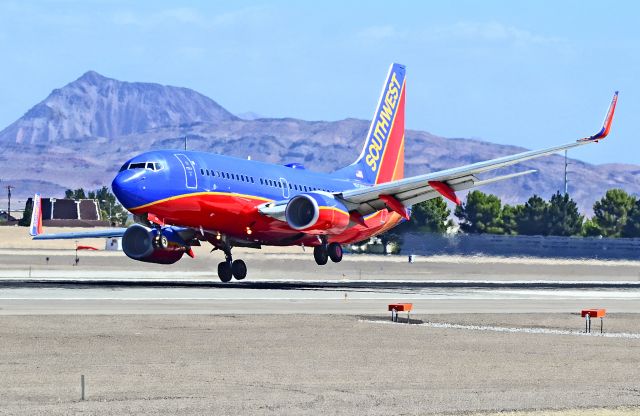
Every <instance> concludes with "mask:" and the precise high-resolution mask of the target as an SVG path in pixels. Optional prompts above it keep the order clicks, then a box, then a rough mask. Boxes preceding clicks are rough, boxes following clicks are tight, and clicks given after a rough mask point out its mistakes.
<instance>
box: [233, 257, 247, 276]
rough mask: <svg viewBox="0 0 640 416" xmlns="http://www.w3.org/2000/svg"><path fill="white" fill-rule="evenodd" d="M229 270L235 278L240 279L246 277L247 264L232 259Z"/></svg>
mask: <svg viewBox="0 0 640 416" xmlns="http://www.w3.org/2000/svg"><path fill="white" fill-rule="evenodd" d="M231 272H232V273H233V277H235V278H236V280H242V279H244V278H245V277H247V265H246V264H245V263H244V261H242V260H234V261H233V263H231Z"/></svg>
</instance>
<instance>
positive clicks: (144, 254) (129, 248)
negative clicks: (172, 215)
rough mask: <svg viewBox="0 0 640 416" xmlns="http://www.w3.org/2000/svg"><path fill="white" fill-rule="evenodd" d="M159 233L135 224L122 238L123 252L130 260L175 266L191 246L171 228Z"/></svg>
mask: <svg viewBox="0 0 640 416" xmlns="http://www.w3.org/2000/svg"><path fill="white" fill-rule="evenodd" d="M162 236H164V237H166V238H165V239H161V238H160V237H159V231H158V230H156V229H153V228H149V227H145V226H144V225H141V224H133V225H131V226H130V227H129V228H127V230H126V231H125V232H124V235H123V236H122V251H124V254H126V255H127V256H128V257H129V258H132V259H134V260H139V261H145V262H148V263H160V264H173V263H175V262H177V261H178V260H180V259H181V258H182V256H183V255H184V253H186V252H187V251H188V250H189V248H190V247H189V245H188V244H187V243H186V242H185V241H184V240H183V239H182V238H181V237H180V236H179V235H178V233H177V232H175V231H174V230H173V229H172V228H171V227H166V228H164V229H163V230H162Z"/></svg>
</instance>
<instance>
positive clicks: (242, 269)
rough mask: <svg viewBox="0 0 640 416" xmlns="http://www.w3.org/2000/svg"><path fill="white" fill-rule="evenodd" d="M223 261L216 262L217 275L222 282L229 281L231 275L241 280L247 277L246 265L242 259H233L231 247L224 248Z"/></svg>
mask: <svg viewBox="0 0 640 416" xmlns="http://www.w3.org/2000/svg"><path fill="white" fill-rule="evenodd" d="M224 257H225V261H223V262H221V263H219V264H218V277H219V278H220V280H221V281H223V282H224V283H227V282H230V281H231V278H232V277H235V278H236V280H242V279H244V278H245V277H247V265H246V264H245V262H244V261H242V260H233V258H232V257H231V248H226V249H224Z"/></svg>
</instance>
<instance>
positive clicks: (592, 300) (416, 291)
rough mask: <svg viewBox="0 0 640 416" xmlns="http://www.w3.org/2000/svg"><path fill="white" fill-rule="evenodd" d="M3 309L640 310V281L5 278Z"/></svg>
mask: <svg viewBox="0 0 640 416" xmlns="http://www.w3.org/2000/svg"><path fill="white" fill-rule="evenodd" d="M0 288H2V290H1V291H0V314H5V315H10V314H74V313H77V314H185V313H186V314H198V313H202V314H228V313H233V314H274V313H275V314H295V313H306V314H379V313H381V312H384V311H385V310H386V305H387V304H388V303H393V302H410V303H413V304H414V307H415V309H416V311H417V312H419V313H526V312H534V311H545V312H577V311H579V310H580V309H582V308H585V307H599V308H607V309H609V310H610V311H612V312H617V313H624V312H637V311H638V309H639V308H640V282H625V281H618V282H615V281H602V282H597V281H590V282H579V281H510V282H505V281H446V280H440V281H428V282H420V281H413V280H409V281H401V280H388V281H385V280H366V281H359V280H342V281H338V280H334V281H324V280H317V281H313V280H288V279H280V280H257V281H247V282H236V283H231V284H229V283H226V284H225V283H220V282H217V283H216V282H203V281H202V280H188V279H183V280H175V279H169V278H165V279H103V280H96V279H79V278H67V279H64V278H49V279H42V278H32V279H25V278H21V279H11V278H2V279H0Z"/></svg>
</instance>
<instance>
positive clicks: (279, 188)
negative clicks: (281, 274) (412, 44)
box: [30, 64, 618, 282]
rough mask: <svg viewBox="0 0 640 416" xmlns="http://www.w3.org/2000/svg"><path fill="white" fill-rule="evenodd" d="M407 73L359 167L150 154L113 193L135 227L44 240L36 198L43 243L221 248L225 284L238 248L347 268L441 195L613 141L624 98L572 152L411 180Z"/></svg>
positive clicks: (392, 74) (121, 177)
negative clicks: (349, 256) (354, 250)
mask: <svg viewBox="0 0 640 416" xmlns="http://www.w3.org/2000/svg"><path fill="white" fill-rule="evenodd" d="M405 90H406V85H405V67H404V66H403V65H399V64H392V65H391V67H390V68H389V73H388V75H387V78H386V81H385V83H384V86H383V88H382V93H381V95H380V100H379V101H378V106H377V108H376V111H375V113H374V117H373V121H372V122H371V126H370V128H369V132H368V133H367V136H366V139H365V143H364V147H363V148H362V152H361V153H360V155H359V156H358V158H357V159H356V161H355V162H353V163H352V164H351V165H349V166H347V167H345V168H342V169H339V170H337V171H335V172H333V173H328V174H327V173H317V172H311V171H308V170H305V168H304V167H303V166H302V165H300V164H296V163H293V164H288V165H274V164H269V163H263V162H258V161H253V160H245V159H238V158H233V157H228V156H223V155H217V154H211V153H203V152H190V151H179V150H159V151H151V152H146V153H142V154H140V155H138V156H135V157H134V158H132V159H131V160H129V161H127V162H126V163H125V164H124V165H122V168H121V169H120V171H119V172H118V174H117V175H116V177H115V179H114V180H113V183H112V185H111V186H112V189H113V192H114V194H115V195H116V197H117V198H118V200H119V201H120V203H121V204H122V205H123V206H124V207H125V208H126V209H127V210H129V211H130V212H131V213H132V214H134V216H135V219H136V223H135V224H133V225H131V226H129V227H128V228H112V229H108V230H100V231H91V232H83V233H62V234H42V217H41V205H40V197H39V195H36V196H35V198H34V209H33V214H32V218H31V230H30V233H31V235H33V236H34V239H38V240H44V239H63V238H68V239H77V238H85V237H86V238H90V237H93V238H95V237H122V248H123V251H124V252H125V254H126V255H127V256H129V257H130V258H132V259H134V260H140V261H145V262H152V263H163V264H171V263H175V262H176V261H178V260H179V259H180V258H182V256H183V255H184V254H185V253H186V254H187V255H189V256H191V257H193V256H194V254H193V251H192V249H191V247H192V246H199V245H201V243H202V242H208V243H210V244H211V245H212V246H213V247H214V250H216V249H217V250H221V251H222V252H223V253H224V255H225V261H223V262H221V263H220V264H219V265H218V276H219V278H220V280H222V281H223V282H228V281H230V280H231V279H232V278H235V279H237V280H242V279H244V278H245V277H246V275H247V266H246V264H245V263H244V262H243V261H242V260H239V259H236V260H233V258H232V256H231V249H232V248H233V247H251V248H261V246H263V245H275V246H288V245H301V246H310V247H313V257H314V258H315V261H316V263H317V264H319V265H324V264H326V263H327V261H328V260H329V259H331V261H333V262H339V261H340V260H342V245H343V244H349V243H354V242H357V241H361V240H364V239H366V238H369V237H371V236H374V235H377V234H380V233H383V232H385V231H387V230H389V229H391V228H393V227H394V226H395V225H397V224H398V223H399V222H401V221H403V220H407V219H409V215H410V207H411V205H413V204H417V203H419V202H422V201H426V200H428V199H432V198H436V197H438V196H440V195H442V196H443V197H445V198H447V199H449V200H451V201H453V202H455V203H456V204H460V200H459V199H458V197H457V196H456V192H457V191H460V190H464V189H470V188H475V187H477V186H481V185H486V184H488V183H493V182H496V181H501V180H505V179H509V178H514V177H516V176H521V175H526V174H529V173H532V172H534V171H533V170H527V171H523V172H518V173H512V174H509V175H503V176H497V177H493V178H490V179H484V180H483V179H479V178H478V177H477V175H478V174H481V173H485V172H488V171H492V170H494V169H499V168H503V167H505V166H510V165H514V164H516V163H519V162H522V161H525V160H529V159H533V158H537V157H540V156H545V155H549V154H552V153H556V152H558V151H561V150H565V149H571V148H574V147H578V146H582V145H585V144H589V143H594V142H597V141H598V140H600V139H603V138H604V137H606V136H607V134H608V133H609V129H610V128H611V121H612V119H613V113H614V110H615V107H616V102H617V98H618V93H617V92H616V93H615V94H614V96H613V101H612V102H611V106H610V107H609V111H608V113H607V115H606V117H605V120H604V125H603V127H602V129H601V130H600V131H599V132H598V133H596V134H595V135H593V136H590V137H586V138H583V139H580V140H577V141H573V142H571V143H568V144H564V145H560V146H555V147H550V148H547V149H542V150H533V151H527V152H523V153H519V154H516V155H512V156H505V157H501V158H498V159H493V160H489V161H486V162H478V163H473V164H471V165H467V166H462V167H457V168H452V169H447V170H443V171H440V172H432V173H426V174H424V175H418V176H413V177H409V178H405V177H404V148H405V135H404V107H405Z"/></svg>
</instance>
